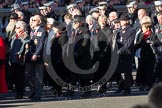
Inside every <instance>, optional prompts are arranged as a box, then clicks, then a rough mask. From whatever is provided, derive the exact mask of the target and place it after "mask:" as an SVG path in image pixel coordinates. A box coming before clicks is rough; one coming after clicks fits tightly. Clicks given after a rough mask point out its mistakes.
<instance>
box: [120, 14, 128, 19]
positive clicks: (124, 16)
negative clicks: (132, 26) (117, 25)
mask: <svg viewBox="0 0 162 108" xmlns="http://www.w3.org/2000/svg"><path fill="white" fill-rule="evenodd" d="M119 20H130V17H129V15H128V14H122V15H121V16H120V18H119Z"/></svg>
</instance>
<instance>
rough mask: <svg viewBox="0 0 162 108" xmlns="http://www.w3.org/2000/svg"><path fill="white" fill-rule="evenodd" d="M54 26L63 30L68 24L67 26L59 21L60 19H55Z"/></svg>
mask: <svg viewBox="0 0 162 108" xmlns="http://www.w3.org/2000/svg"><path fill="white" fill-rule="evenodd" d="M53 26H54V27H55V28H58V29H59V30H61V31H63V30H65V29H66V26H65V25H64V24H63V23H61V22H58V21H54V23H53Z"/></svg>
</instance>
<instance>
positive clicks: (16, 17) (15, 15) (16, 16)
mask: <svg viewBox="0 0 162 108" xmlns="http://www.w3.org/2000/svg"><path fill="white" fill-rule="evenodd" d="M10 19H18V14H17V13H11V15H10Z"/></svg>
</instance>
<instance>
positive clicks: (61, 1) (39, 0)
mask: <svg viewBox="0 0 162 108" xmlns="http://www.w3.org/2000/svg"><path fill="white" fill-rule="evenodd" d="M24 1H25V2H26V1H27V2H29V7H30V8H38V7H40V6H43V4H45V3H47V2H48V1H49V0H10V1H9V0H0V8H11V7H12V4H13V3H18V4H21V2H24ZM51 1H53V2H54V7H60V6H66V5H68V4H71V3H74V2H75V0H51ZM77 1H79V2H84V4H89V5H93V6H95V5H96V3H97V2H99V1H102V0H77ZM109 1H110V3H111V4H112V5H124V4H126V3H127V0H109Z"/></svg>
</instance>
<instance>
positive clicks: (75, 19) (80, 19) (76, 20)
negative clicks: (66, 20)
mask: <svg viewBox="0 0 162 108" xmlns="http://www.w3.org/2000/svg"><path fill="white" fill-rule="evenodd" d="M84 20H85V18H84V17H83V16H81V15H75V16H74V19H73V22H82V21H84Z"/></svg>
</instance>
